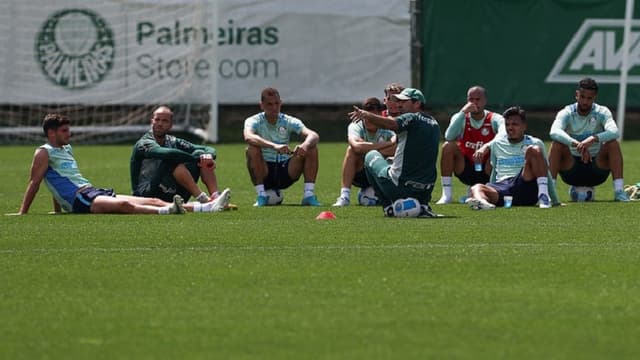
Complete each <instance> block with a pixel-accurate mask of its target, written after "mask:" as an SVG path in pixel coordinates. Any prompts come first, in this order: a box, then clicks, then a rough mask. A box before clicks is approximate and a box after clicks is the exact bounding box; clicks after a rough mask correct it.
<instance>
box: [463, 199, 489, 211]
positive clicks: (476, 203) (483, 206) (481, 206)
mask: <svg viewBox="0 0 640 360" xmlns="http://www.w3.org/2000/svg"><path fill="white" fill-rule="evenodd" d="M465 203H466V204H467V205H469V207H470V208H471V209H472V210H494V209H495V208H496V206H495V205H493V204H491V203H489V202H487V201H486V200H483V199H476V198H468V199H467V200H466V201H465Z"/></svg>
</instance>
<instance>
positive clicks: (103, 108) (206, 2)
mask: <svg viewBox="0 0 640 360" xmlns="http://www.w3.org/2000/svg"><path fill="white" fill-rule="evenodd" d="M216 32H217V5H216V1H214V0H172V1H165V0H136V1H133V0H125V1H122V0H84V1H68V0H51V1H47V2H42V1H37V0H6V1H3V2H2V3H1V4H0V46H2V48H3V49H5V50H3V51H2V52H1V53H0V143H12V144H16V143H33V142H40V141H42V139H43V134H42V128H41V122H42V118H43V117H44V115H45V114H47V113H50V112H57V113H61V114H63V115H66V116H68V117H69V118H70V119H71V124H72V131H73V142H74V143H118V142H125V141H131V140H133V139H136V138H138V137H139V136H140V135H141V134H142V133H144V132H145V131H147V130H148V129H149V122H150V119H151V116H152V112H153V109H154V108H155V107H157V106H159V105H168V106H170V107H171V109H172V110H173V112H174V129H173V130H174V131H176V132H183V133H189V134H192V135H193V136H194V137H199V138H201V139H203V140H206V141H210V142H216V141H217V140H218V136H217V116H218V113H217V110H218V109H217V107H218V106H217V105H218V104H217V91H216V79H217V62H216V49H217V44H216V36H215V34H216Z"/></svg>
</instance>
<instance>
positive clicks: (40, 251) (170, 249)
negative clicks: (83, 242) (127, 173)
mask: <svg viewBox="0 0 640 360" xmlns="http://www.w3.org/2000/svg"><path fill="white" fill-rule="evenodd" d="M639 246H640V243H635V242H628V243H626V242H625V243H558V244H539V243H472V244H442V243H440V244H438V243H435V244H388V245H357V244H355V245H301V246H291V245H283V246H197V247H130V248H123V247H113V248H104V247H79V248H33V249H1V250H0V254H2V255H11V254H55V253H152V252H180V251H192V252H216V251H238V250H240V251H272V250H341V251H342V250H393V249H399V250H402V249H477V248H550V247H564V248H588V247H598V248H602V247H630V248H637V247H639Z"/></svg>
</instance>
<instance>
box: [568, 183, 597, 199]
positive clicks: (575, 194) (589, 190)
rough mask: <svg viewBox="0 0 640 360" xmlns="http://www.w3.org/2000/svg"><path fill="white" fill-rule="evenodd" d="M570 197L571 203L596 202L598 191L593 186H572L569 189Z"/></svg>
mask: <svg viewBox="0 0 640 360" xmlns="http://www.w3.org/2000/svg"><path fill="white" fill-rule="evenodd" d="M569 197H570V198H571V201H580V202H582V201H594V200H595V198H596V189H595V188H594V187H591V186H571V187H570V188H569Z"/></svg>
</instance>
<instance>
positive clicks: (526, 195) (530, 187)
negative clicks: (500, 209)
mask: <svg viewBox="0 0 640 360" xmlns="http://www.w3.org/2000/svg"><path fill="white" fill-rule="evenodd" d="M487 185H488V186H491V187H492V188H494V189H496V190H497V191H498V203H497V204H496V205H498V206H503V205H504V197H505V196H506V195H511V196H513V206H531V205H535V204H536V203H537V202H538V181H537V180H535V179H533V180H531V181H525V180H524V179H523V178H522V171H520V173H519V174H518V175H517V176H515V177H512V178H508V179H506V180H502V181H499V182H497V183H490V184H487Z"/></svg>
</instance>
